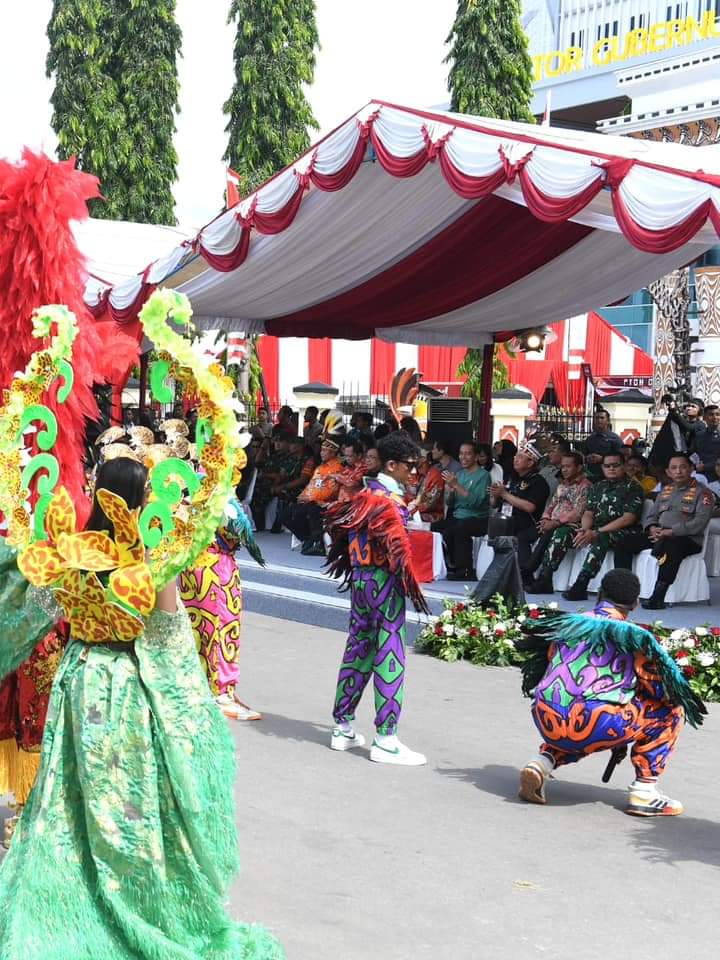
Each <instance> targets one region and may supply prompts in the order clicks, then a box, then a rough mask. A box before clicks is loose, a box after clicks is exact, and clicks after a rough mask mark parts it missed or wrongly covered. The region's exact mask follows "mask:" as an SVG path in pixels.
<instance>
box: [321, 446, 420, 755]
mask: <svg viewBox="0 0 720 960" xmlns="http://www.w3.org/2000/svg"><path fill="white" fill-rule="evenodd" d="M377 449H378V455H379V457H380V461H381V464H382V471H381V472H380V474H379V475H378V476H377V478H366V480H365V488H364V489H363V490H362V491H361V492H360V493H358V494H356V496H354V497H353V498H352V500H350V501H349V502H347V503H342V502H341V503H336V504H333V505H332V506H330V507H328V509H327V510H326V513H325V522H326V526H327V530H328V532H329V533H330V536H331V538H332V546H331V548H330V553H329V556H328V564H329V567H330V570H331V572H332V573H333V575H334V576H342V575H344V576H345V582H346V584H348V585H349V587H350V590H351V602H350V634H349V636H348V641H347V645H346V647H345V654H344V656H343V659H342V663H341V665H340V673H339V675H338V682H337V690H336V694H335V706H334V709H333V717H334V718H335V727H334V729H333V732H332V737H331V741H330V746H331V748H332V749H333V750H349V749H351V748H353V747H361V746H363V744H364V743H365V738H364V737H363V736H362V735H361V734H359V733H357V732H356V731H355V729H354V728H353V721H354V719H355V711H356V709H357V706H358V704H359V702H360V698H361V697H362V695H363V691H364V689H365V687H366V685H367V683H368V681H369V680H370V677H371V676H372V677H373V680H374V684H375V711H376V714H375V728H376V734H375V739H374V740H373V744H372V748H371V750H370V759H371V760H375V761H376V762H378V763H395V764H401V765H404V766H420V765H421V764H424V763H426V759H425V757H424V756H423V755H422V754H421V753H415V752H414V751H412V750H409V749H408V748H407V747H406V746H405V744H403V743H401V742H400V740H398V737H397V726H398V722H399V720H400V711H401V709H402V702H403V684H404V679H405V600H406V597H407V596H410V599H411V600H412V601H413V603H414V604H415V608H416V609H417V610H424V611H427V607H426V604H425V600H424V598H423V595H422V593H421V591H420V587H419V586H418V584H417V581H416V579H415V577H414V575H413V572H412V557H411V553H410V539H409V537H408V533H407V529H406V527H407V518H408V512H407V507H406V505H405V500H404V497H403V492H404V490H403V488H404V485H405V484H406V483H407V482H408V480H409V479H410V475H411V474H412V472H413V471H414V470H415V469H416V468H417V462H418V458H419V456H420V450H419V448H418V447H417V446H416V444H415V443H414V442H413V441H412V440H411V439H410V437H409V436H408V435H407V434H406V433H404V432H403V431H396V432H394V433H391V434H389V435H388V436H387V437H383V439H382V440H381V441H380V442H379V443H378V448H377Z"/></svg>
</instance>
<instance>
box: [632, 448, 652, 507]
mask: <svg viewBox="0 0 720 960" xmlns="http://www.w3.org/2000/svg"><path fill="white" fill-rule="evenodd" d="M625 473H626V474H627V476H628V477H629V478H630V479H631V480H634V481H635V483H639V484H640V486H641V487H642V488H643V493H644V494H645V496H646V497H649V496H650V495H651V494H652V492H653V491H654V489H655V487H656V486H657V480H656V479H655V477H651V476H650V475H649V474H648V472H647V460H646V459H645V457H642V456H640V454H639V453H631V454H630V456H629V457H628V458H627V459H626V461H625Z"/></svg>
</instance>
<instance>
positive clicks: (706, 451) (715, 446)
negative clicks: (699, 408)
mask: <svg viewBox="0 0 720 960" xmlns="http://www.w3.org/2000/svg"><path fill="white" fill-rule="evenodd" d="M704 416H705V429H704V430H698V431H697V432H696V434H695V451H694V452H695V454H696V457H697V461H696V465H695V467H696V470H697V471H698V473H703V474H705V476H706V477H710V478H711V479H715V477H714V474H715V461H716V460H717V458H718V457H720V407H717V406H716V405H715V404H712V405H711V406H708V407H705V414H704Z"/></svg>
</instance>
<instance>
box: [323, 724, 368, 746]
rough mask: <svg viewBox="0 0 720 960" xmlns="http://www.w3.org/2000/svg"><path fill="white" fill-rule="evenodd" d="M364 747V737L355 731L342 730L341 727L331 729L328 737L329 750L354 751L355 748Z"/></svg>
mask: <svg viewBox="0 0 720 960" xmlns="http://www.w3.org/2000/svg"><path fill="white" fill-rule="evenodd" d="M364 746H365V737H364V736H363V735H362V734H361V733H357V732H356V731H355V730H353V729H352V727H351V728H350V730H343V729H342V727H333V732H332V736H331V737H330V749H331V750H354V749H355V748H356V747H364Z"/></svg>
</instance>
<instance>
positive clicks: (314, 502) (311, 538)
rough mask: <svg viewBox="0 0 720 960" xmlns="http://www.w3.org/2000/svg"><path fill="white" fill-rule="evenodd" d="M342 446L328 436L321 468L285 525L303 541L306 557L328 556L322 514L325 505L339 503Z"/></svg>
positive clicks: (321, 451) (313, 476)
mask: <svg viewBox="0 0 720 960" xmlns="http://www.w3.org/2000/svg"><path fill="white" fill-rule="evenodd" d="M340 443H341V439H340V437H337V436H327V435H326V436H325V438H324V439H323V442H322V445H321V447H320V466H319V467H317V468H316V470H315V472H314V473H313V475H312V477H311V478H310V482H309V483H308V485H307V486H306V487H305V488H304V489H303V490H302V491H301V493H300V495H299V496H298V498H297V503H296V504H295V506H294V507H293V508H292V510H291V511H290V514H289V516H287V518H286V519H284V521H283V522H284V524H285V526H286V527H287V528H288V530H291V531H292V532H293V533H294V534H295V536H296V537H297V538H298V540H302V542H303V545H302V550H301V553H303V554H304V555H305V556H306V557H324V556H325V547H324V545H323V521H322V512H323V508H324V507H325V505H326V504H328V503H331V502H332V501H333V500H337V496H338V491H339V489H340V488H339V485H338V482H337V479H336V476H337V475H338V474H340V473H341V472H342V469H343V467H342V464H341V463H340V460H339V458H338V451H339V449H340Z"/></svg>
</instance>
